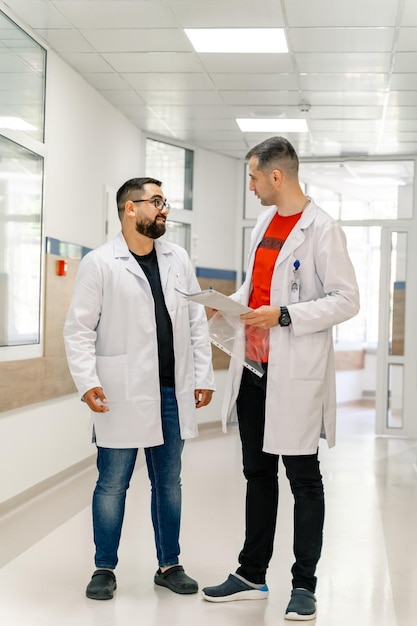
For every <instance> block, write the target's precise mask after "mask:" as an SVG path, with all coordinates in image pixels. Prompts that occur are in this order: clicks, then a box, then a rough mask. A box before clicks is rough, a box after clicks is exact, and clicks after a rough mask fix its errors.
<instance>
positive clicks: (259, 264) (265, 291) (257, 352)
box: [246, 212, 302, 363]
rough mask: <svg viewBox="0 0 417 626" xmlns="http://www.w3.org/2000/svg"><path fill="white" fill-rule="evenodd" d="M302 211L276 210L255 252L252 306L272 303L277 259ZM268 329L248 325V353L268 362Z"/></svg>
mask: <svg viewBox="0 0 417 626" xmlns="http://www.w3.org/2000/svg"><path fill="white" fill-rule="evenodd" d="M301 215H302V212H301V213H296V214H295V215H288V216H283V215H279V214H278V213H275V215H274V217H273V218H272V220H271V222H270V224H269V226H268V228H267V229H266V231H265V234H264V236H263V238H262V241H261V242H260V243H259V245H258V248H257V250H256V252H255V262H254V266H253V272H252V293H251V295H250V298H249V306H250V307H251V309H258V308H259V307H260V306H263V305H266V306H269V304H270V294H271V280H272V274H273V271H274V267H275V263H276V261H277V258H278V255H279V253H280V250H281V248H282V246H283V245H284V243H285V240H286V239H287V237H288V235H289V234H290V232H291V231H292V229H293V228H294V226H295V225H296V223H297V222H298V220H299V219H300V217H301ZM268 353H269V330H267V329H265V328H257V327H255V326H246V356H247V358H249V359H251V360H253V361H257V362H261V363H267V362H268Z"/></svg>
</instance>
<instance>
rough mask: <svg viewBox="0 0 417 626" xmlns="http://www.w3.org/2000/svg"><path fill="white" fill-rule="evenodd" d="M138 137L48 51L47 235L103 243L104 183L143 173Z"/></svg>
mask: <svg viewBox="0 0 417 626" xmlns="http://www.w3.org/2000/svg"><path fill="white" fill-rule="evenodd" d="M142 141H143V138H142V133H141V132H140V131H139V130H138V129H137V128H135V127H134V126H133V125H132V124H131V123H130V122H129V121H128V120H127V119H126V118H125V117H123V116H122V115H121V114H120V113H119V112H118V111H116V109H114V108H113V107H112V106H111V104H109V103H108V102H107V101H106V100H104V99H103V98H102V97H101V96H100V95H99V94H98V93H97V92H96V91H95V90H94V89H92V88H91V87H90V86H89V85H87V83H86V82H85V81H84V80H83V79H82V78H81V77H80V76H79V75H78V74H77V73H76V72H74V71H73V70H72V69H70V68H69V67H68V66H67V65H66V64H65V63H64V62H63V61H62V60H61V59H60V58H59V57H58V56H57V55H55V54H54V53H52V52H50V53H49V54H48V77H47V107H46V146H47V155H46V158H45V232H46V235H48V236H49V237H56V238H57V239H61V240H63V241H69V242H73V243H78V244H81V245H84V246H87V247H90V248H95V247H97V246H98V245H100V244H101V243H103V241H104V233H103V227H104V225H103V211H104V202H103V195H104V187H105V186H106V185H107V186H110V187H113V188H115V189H118V188H119V187H120V186H121V185H122V184H123V183H124V182H125V181H126V180H128V179H129V178H132V177H134V176H140V175H141V173H142V172H143V169H144V155H143V151H142ZM114 210H115V211H116V208H115V209H114Z"/></svg>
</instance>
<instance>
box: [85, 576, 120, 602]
mask: <svg viewBox="0 0 417 626" xmlns="http://www.w3.org/2000/svg"><path fill="white" fill-rule="evenodd" d="M116 588H117V584H116V576H115V575H114V573H113V572H112V571H111V570H109V569H97V570H96V571H95V572H94V574H93V575H92V577H91V580H90V582H89V583H88V585H87V589H86V591H85V595H86V596H87V598H91V600H111V599H112V597H113V591H114V590H115V589H116Z"/></svg>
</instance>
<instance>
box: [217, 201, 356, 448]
mask: <svg viewBox="0 0 417 626" xmlns="http://www.w3.org/2000/svg"><path fill="white" fill-rule="evenodd" d="M275 212H276V207H273V208H270V209H267V210H266V211H264V212H262V213H261V215H260V216H259V218H258V221H257V223H256V226H255V228H254V230H253V233H252V239H251V245H250V252H249V261H248V269H247V275H246V279H245V282H244V283H243V285H242V286H241V288H240V289H239V290H238V291H237V292H236V293H235V294H234V295H233V296H232V297H233V298H234V299H236V300H238V301H239V302H241V303H242V304H247V303H248V301H249V297H250V293H251V291H252V285H251V277H252V270H253V263H254V257H255V252H256V248H257V246H258V244H259V242H260V241H261V239H262V237H263V234H264V233H265V230H266V228H267V226H268V225H269V223H270V222H271V220H272V218H273V216H274V214H275ZM296 260H298V261H299V262H300V267H299V270H298V278H299V280H300V290H299V302H298V303H293V304H291V303H290V302H291V297H290V282H291V279H292V278H294V273H293V272H294V261H296ZM271 306H276V307H280V306H287V307H288V311H289V313H290V316H291V321H292V323H291V325H290V326H289V327H285V328H284V327H281V326H274V327H272V328H271V330H270V346H269V364H268V377H267V394H266V406H265V435H264V447H263V450H264V451H265V452H269V453H272V454H285V455H303V454H315V453H316V451H317V447H318V443H319V438H320V436H322V437H325V438H326V439H327V442H328V445H329V447H332V446H334V444H335V426H336V392H335V386H336V385H335V368H334V353H333V341H332V327H333V326H334V325H335V324H339V323H340V322H343V321H345V320H347V319H349V318H351V317H353V316H354V315H356V314H357V312H358V310H359V291H358V286H357V283H356V278H355V272H354V269H353V266H352V263H351V261H350V259H349V256H348V253H347V249H346V238H345V235H344V232H343V230H342V228H341V227H340V226H339V224H338V223H337V222H335V221H334V220H333V219H332V218H331V217H330V216H329V215H327V213H325V212H324V211H323V210H322V209H320V208H319V207H318V206H317V205H316V204H314V202H313V201H311V202H310V204H309V205H308V206H307V208H306V209H305V210H304V212H303V215H302V216H301V218H300V220H299V222H298V223H297V224H296V226H295V227H294V229H293V230H292V232H291V233H290V235H289V237H288V238H287V240H286V242H285V243H284V245H283V247H282V249H281V251H280V253H279V255H278V259H277V261H276V264H275V268H274V272H273V276H272V281H271ZM241 351H242V347H239V346H238V347H237V348H236V352H241ZM242 369H243V366H242V364H241V362H239V361H238V360H235V359H232V360H231V364H230V368H229V375H228V380H227V383H226V391H225V397H224V402H223V410H222V417H223V430H226V424H227V423H228V422H229V423H232V422H235V421H236V419H237V414H236V398H237V395H238V392H239V386H240V381H241V377H242Z"/></svg>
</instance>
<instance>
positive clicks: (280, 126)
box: [236, 118, 308, 133]
mask: <svg viewBox="0 0 417 626" xmlns="http://www.w3.org/2000/svg"><path fill="white" fill-rule="evenodd" d="M236 122H237V123H238V126H239V128H240V130H241V131H242V132H243V133H307V132H308V126H307V120H305V119H304V118H300V119H285V118H282V119H255V118H237V119H236Z"/></svg>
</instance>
